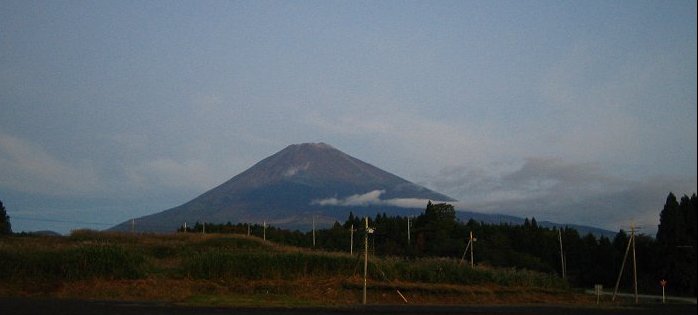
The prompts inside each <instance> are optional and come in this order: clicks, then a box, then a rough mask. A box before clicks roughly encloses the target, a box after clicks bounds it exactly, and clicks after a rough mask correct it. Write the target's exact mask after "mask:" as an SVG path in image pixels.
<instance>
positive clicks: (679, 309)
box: [0, 298, 696, 315]
mask: <svg viewBox="0 0 698 315" xmlns="http://www.w3.org/2000/svg"><path fill="white" fill-rule="evenodd" d="M0 314H2V315H29V314H31V315H40V314H49V315H64V314H65V315H68V314H69V315H88V314H89V315H92V314H101V315H131V314H133V315H220V314H236V315H261V314H270V315H295V314H298V315H300V314H346V315H353V314H400V315H412V314H415V315H416V314H440V315H450V314H459V315H470V314H477V315H534V314H535V315H548V314H565V315H577V314H578V315H583V314H584V315H611V314H613V315H626V314H627V315H631V314H633V315H636V314H640V315H643V314H647V315H649V314H657V315H667V314H679V315H682V314H686V315H689V314H690V315H694V314H696V305H695V304H666V305H661V304H646V305H641V306H639V307H636V306H623V307H607V306H606V307H597V306H594V305H589V306H561V305H505V306H502V305H491V306H430V305H369V306H362V305H357V306H346V307H334V308H222V307H187V306H178V305H171V304H162V303H138V302H112V301H81V300H59V299H32V298H0Z"/></svg>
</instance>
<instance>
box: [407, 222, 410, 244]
mask: <svg viewBox="0 0 698 315" xmlns="http://www.w3.org/2000/svg"><path fill="white" fill-rule="evenodd" d="M407 246H410V217H409V216H408V217H407Z"/></svg>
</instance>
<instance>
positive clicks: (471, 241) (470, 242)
mask: <svg viewBox="0 0 698 315" xmlns="http://www.w3.org/2000/svg"><path fill="white" fill-rule="evenodd" d="M475 241H477V239H476V238H474V237H473V231H470V235H469V237H468V245H466V246H465V251H463V256H462V257H461V258H460V264H463V261H464V260H465V255H466V254H468V249H470V268H474V267H475V259H474V258H475V254H474V253H473V249H474V247H475V244H474V243H475Z"/></svg>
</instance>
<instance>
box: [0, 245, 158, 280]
mask: <svg viewBox="0 0 698 315" xmlns="http://www.w3.org/2000/svg"><path fill="white" fill-rule="evenodd" d="M0 261H2V262H3V263H2V264H0V278H1V279H22V280H26V279H37V278H38V280H69V281H70V280H81V279H90V278H97V277H100V278H110V279H135V278H140V277H142V276H144V275H145V273H146V270H147V266H146V263H145V259H144V258H143V257H142V256H141V255H136V254H132V253H129V252H127V251H126V250H125V249H124V248H122V247H120V246H114V245H85V246H79V247H74V248H67V249H54V250H45V249H33V250H18V251H11V250H7V249H0Z"/></svg>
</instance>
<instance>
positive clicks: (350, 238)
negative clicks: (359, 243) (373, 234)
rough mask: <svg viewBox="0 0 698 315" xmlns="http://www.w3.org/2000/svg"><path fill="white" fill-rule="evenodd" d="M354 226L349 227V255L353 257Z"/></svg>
mask: <svg viewBox="0 0 698 315" xmlns="http://www.w3.org/2000/svg"><path fill="white" fill-rule="evenodd" d="M354 231H356V230H354V224H352V225H351V226H350V227H349V232H350V235H351V236H350V237H349V255H352V256H354Z"/></svg>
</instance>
